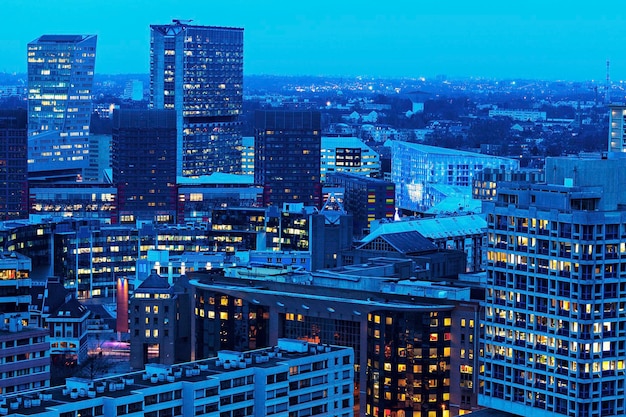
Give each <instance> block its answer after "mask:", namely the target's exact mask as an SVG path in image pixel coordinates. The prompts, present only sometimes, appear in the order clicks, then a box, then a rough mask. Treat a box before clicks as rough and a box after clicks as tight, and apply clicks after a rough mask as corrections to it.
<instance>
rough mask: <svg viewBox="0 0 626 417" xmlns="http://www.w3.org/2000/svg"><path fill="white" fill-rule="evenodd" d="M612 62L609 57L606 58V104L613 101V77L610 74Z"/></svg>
mask: <svg viewBox="0 0 626 417" xmlns="http://www.w3.org/2000/svg"><path fill="white" fill-rule="evenodd" d="M610 64H611V61H609V60H608V59H607V60H606V86H605V87H604V102H605V103H606V104H610V103H611V77H610V75H609V74H610V73H609V67H610Z"/></svg>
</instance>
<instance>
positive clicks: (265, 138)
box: [254, 110, 321, 207]
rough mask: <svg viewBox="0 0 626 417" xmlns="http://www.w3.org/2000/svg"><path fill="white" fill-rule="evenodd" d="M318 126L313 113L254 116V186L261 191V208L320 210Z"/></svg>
mask: <svg viewBox="0 0 626 417" xmlns="http://www.w3.org/2000/svg"><path fill="white" fill-rule="evenodd" d="M320 126H321V122H320V113H319V112H317V111H285V110H258V111H257V112H256V114H255V125H254V131H255V143H254V159H255V160H254V182H255V183H256V184H257V185H261V186H263V187H264V190H263V204H264V205H269V204H272V205H277V206H279V207H282V204H283V203H304V204H306V205H312V206H316V207H319V206H320V201H321V185H320V154H321V130H320Z"/></svg>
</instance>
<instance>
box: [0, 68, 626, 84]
mask: <svg viewBox="0 0 626 417" xmlns="http://www.w3.org/2000/svg"><path fill="white" fill-rule="evenodd" d="M0 75H12V76H20V75H24V76H27V75H28V74H27V72H26V71H24V72H5V71H0ZM106 76H112V77H117V76H120V77H122V76H145V77H149V76H150V73H149V72H146V73H140V72H128V73H124V72H119V73H101V72H97V71H96V73H95V77H96V78H97V77H106ZM441 76H443V77H444V79H443V80H442V82H445V81H464V80H487V81H496V82H499V81H544V82H567V83H579V82H592V83H595V84H597V85H601V86H604V85H605V82H606V80H604V79H603V80H595V79H585V80H582V79H547V78H524V77H483V76H457V77H451V76H447V75H446V74H437V75H434V76H430V77H428V76H422V75H420V76H375V75H352V74H349V75H336V74H269V73H265V74H260V73H256V74H246V73H245V72H244V77H284V78H307V77H310V78H331V79H336V78H348V79H356V78H363V79H369V80H416V81H418V80H421V79H423V80H424V81H428V82H429V81H433V80H436V79H437V78H439V77H441ZM610 82H611V85H614V84H623V83H626V80H614V79H611V80H610Z"/></svg>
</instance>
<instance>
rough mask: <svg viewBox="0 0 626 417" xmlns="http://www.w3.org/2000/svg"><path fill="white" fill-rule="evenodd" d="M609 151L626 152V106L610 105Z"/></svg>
mask: <svg viewBox="0 0 626 417" xmlns="http://www.w3.org/2000/svg"><path fill="white" fill-rule="evenodd" d="M609 108H610V110H611V111H610V113H609V147H608V149H609V152H626V134H625V132H624V129H625V128H626V106H623V105H611V106H609Z"/></svg>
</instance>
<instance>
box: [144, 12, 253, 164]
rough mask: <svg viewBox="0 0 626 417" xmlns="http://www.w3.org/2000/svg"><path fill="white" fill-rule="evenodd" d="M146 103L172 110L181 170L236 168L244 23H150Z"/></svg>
mask: <svg viewBox="0 0 626 417" xmlns="http://www.w3.org/2000/svg"><path fill="white" fill-rule="evenodd" d="M150 104H151V106H152V107H153V108H155V109H173V110H175V111H176V125H177V126H178V135H177V143H176V149H177V150H178V152H177V154H176V172H177V174H178V175H179V176H180V175H182V176H198V175H207V174H211V173H214V172H227V173H228V172H234V173H237V172H240V170H241V153H240V151H239V149H240V145H241V122H240V121H239V117H240V116H241V113H242V107H243V29H239V28H226V27H215V26H197V25H190V24H188V23H186V22H185V21H181V20H174V21H173V22H172V23H171V24H168V25H151V26H150Z"/></svg>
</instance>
